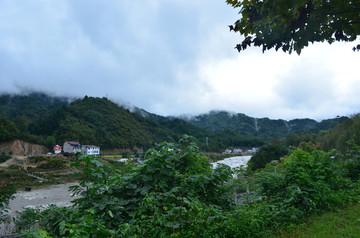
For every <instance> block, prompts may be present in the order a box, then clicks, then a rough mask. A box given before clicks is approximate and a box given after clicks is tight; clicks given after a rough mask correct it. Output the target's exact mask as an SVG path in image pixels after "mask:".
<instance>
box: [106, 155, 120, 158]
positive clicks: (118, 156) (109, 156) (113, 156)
mask: <svg viewBox="0 0 360 238" xmlns="http://www.w3.org/2000/svg"><path fill="white" fill-rule="evenodd" d="M101 157H102V158H122V155H101Z"/></svg>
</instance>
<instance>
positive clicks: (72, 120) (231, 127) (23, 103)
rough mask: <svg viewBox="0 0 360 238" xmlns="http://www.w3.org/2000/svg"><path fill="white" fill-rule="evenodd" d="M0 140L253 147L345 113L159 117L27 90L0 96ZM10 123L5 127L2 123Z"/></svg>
mask: <svg viewBox="0 0 360 238" xmlns="http://www.w3.org/2000/svg"><path fill="white" fill-rule="evenodd" d="M0 116H2V118H1V120H0V129H1V130H2V131H3V133H2V137H1V140H2V141H6V140H10V139H22V140H25V141H28V142H33V143H38V144H43V145H46V146H48V147H49V148H50V147H52V146H53V145H54V144H62V143H63V142H64V141H65V140H76V141H80V142H81V143H83V144H96V145H100V146H101V147H102V148H104V149H113V148H130V149H131V148H133V147H134V146H137V147H143V148H148V147H151V146H153V145H154V144H155V143H158V142H161V141H169V142H174V141H177V140H178V139H179V138H180V137H181V136H182V135H183V134H187V135H191V136H194V137H195V138H196V139H197V143H198V144H199V146H200V147H201V148H202V149H204V150H205V151H222V150H223V149H225V148H229V147H258V146H261V145H263V144H264V143H266V142H269V141H271V140H273V139H274V138H284V137H285V136H289V135H293V134H295V133H301V134H306V133H318V132H320V131H322V130H327V129H329V128H332V127H334V126H335V125H336V124H337V123H338V122H341V121H345V120H346V119H347V118H345V117H342V118H336V119H329V120H324V121H322V122H317V121H315V120H311V119H294V120H291V121H285V120H272V119H269V118H253V117H249V116H247V115H245V114H241V113H237V114H231V113H229V112H224V111H212V112H210V113H208V114H203V115H199V116H196V117H193V118H191V119H184V118H183V119H181V118H176V117H164V116H160V115H156V114H153V113H150V112H147V111H145V110H143V109H140V108H134V109H133V111H132V112H131V111H130V110H129V109H126V108H124V107H122V106H119V105H118V104H116V103H114V102H112V101H110V100H108V99H107V98H96V97H87V96H85V97H84V98H83V99H77V100H75V99H73V98H66V97H54V96H49V95H47V94H45V93H39V92H32V93H28V94H26V95H10V94H2V95H1V96H0ZM10 127H11V128H13V129H11V130H9V129H7V128H10Z"/></svg>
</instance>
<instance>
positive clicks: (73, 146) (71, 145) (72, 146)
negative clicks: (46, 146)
mask: <svg viewBox="0 0 360 238" xmlns="http://www.w3.org/2000/svg"><path fill="white" fill-rule="evenodd" d="M63 150H64V153H74V154H76V153H77V152H81V145H80V143H79V142H73V141H65V143H64V146H63Z"/></svg>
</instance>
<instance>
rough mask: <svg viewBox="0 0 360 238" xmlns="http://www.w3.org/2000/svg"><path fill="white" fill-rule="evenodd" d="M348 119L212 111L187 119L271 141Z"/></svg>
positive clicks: (317, 130) (315, 130) (201, 126)
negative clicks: (263, 116)
mask: <svg viewBox="0 0 360 238" xmlns="http://www.w3.org/2000/svg"><path fill="white" fill-rule="evenodd" d="M184 119H185V118H184ZM347 119H348V118H347V117H338V118H334V119H327V120H323V121H321V122H317V121H316V120H313V119H308V118H306V119H294V120H290V121H286V120H281V119H278V120H274V119H269V118H254V117H249V116H247V115H245V114H242V113H230V112H226V111H211V112H209V113H207V114H202V115H198V116H195V117H193V118H190V119H187V121H188V122H189V123H191V124H193V125H195V126H198V127H200V128H203V129H206V130H210V131H212V132H215V133H218V132H223V131H226V130H231V131H235V132H238V133H239V134H241V135H243V136H245V137H252V138H253V137H257V138H261V139H262V140H265V141H270V140H272V139H274V138H283V137H285V136H286V135H288V134H293V133H319V132H320V131H322V130H328V129H330V128H332V127H334V126H335V125H336V124H337V123H339V122H342V121H345V120H347ZM185 120H186V119H185Z"/></svg>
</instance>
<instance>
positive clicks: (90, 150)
mask: <svg viewBox="0 0 360 238" xmlns="http://www.w3.org/2000/svg"><path fill="white" fill-rule="evenodd" d="M81 153H82V154H84V155H100V146H96V145H82V146H81Z"/></svg>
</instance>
